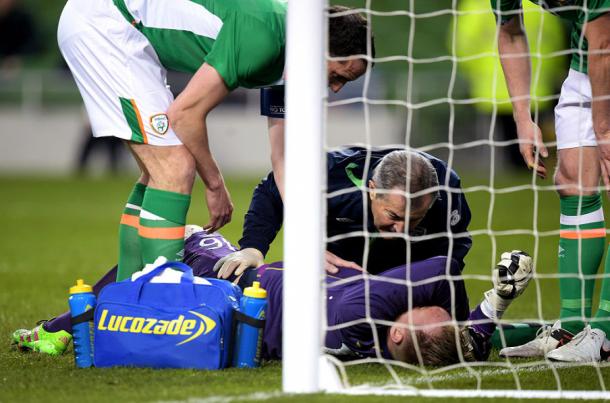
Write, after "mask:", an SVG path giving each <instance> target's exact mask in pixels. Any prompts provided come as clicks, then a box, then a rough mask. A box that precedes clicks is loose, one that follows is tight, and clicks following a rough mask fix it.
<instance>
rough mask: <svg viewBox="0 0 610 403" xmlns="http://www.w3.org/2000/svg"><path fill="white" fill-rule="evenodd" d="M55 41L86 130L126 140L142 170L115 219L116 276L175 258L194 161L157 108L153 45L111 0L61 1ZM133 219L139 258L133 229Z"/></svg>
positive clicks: (162, 106) (162, 93)
mask: <svg viewBox="0 0 610 403" xmlns="http://www.w3.org/2000/svg"><path fill="white" fill-rule="evenodd" d="M99 26H104V28H105V29H104V30H100V29H99ZM58 42H59V44H60V49H61V51H62V54H63V55H64V58H65V59H66V62H67V64H68V66H69V67H70V70H71V71H72V73H73V75H74V78H75V80H76V83H77V85H78V87H79V90H80V92H81V95H82V96H83V100H84V102H85V106H86V109H87V113H88V115H89V118H90V121H91V127H92V130H93V133H94V135H95V136H97V137H104V136H114V137H118V138H121V139H123V140H126V141H128V144H129V147H130V149H131V151H132V153H134V154H135V155H136V156H137V158H136V159H137V160H138V163H139V164H140V166H141V167H142V168H143V172H144V173H145V175H147V176H148V177H147V180H148V183H146V180H144V181H143V182H142V183H141V185H147V187H146V189H144V187H143V186H141V185H138V186H136V187H135V188H134V191H133V193H132V197H130V200H131V201H134V202H135V203H129V204H130V205H131V206H129V207H128V208H127V209H126V210H127V211H126V216H125V217H124V218H125V219H126V220H124V221H123V224H124V225H122V226H121V232H122V234H121V235H124V237H122V239H121V244H124V246H123V247H122V248H121V257H120V259H119V260H120V261H121V268H120V272H119V276H118V279H119V280H121V279H124V278H127V277H128V276H129V275H130V274H131V273H132V272H133V271H135V270H139V269H141V266H142V265H144V264H147V263H152V262H153V261H154V260H155V259H156V258H157V257H158V256H161V255H162V256H166V257H167V258H168V259H171V260H176V259H179V258H180V252H181V250H182V248H183V246H184V240H183V235H184V224H185V218H186V211H187V210H188V207H189V204H190V191H191V187H192V183H193V179H194V174H195V168H194V166H195V165H194V162H193V158H192V156H191V155H190V153H188V151H186V149H185V148H184V146H182V143H181V142H180V140H179V139H178V138H177V137H176V134H175V133H174V132H173V130H172V129H171V128H170V127H169V124H168V120H167V116H166V115H165V111H167V109H168V107H169V105H170V104H171V103H172V101H173V96H172V94H171V92H170V91H169V90H168V88H167V86H166V77H165V69H164V68H163V67H162V66H161V64H160V62H159V60H158V58H157V56H156V53H155V51H154V49H152V47H151V45H150V43H149V42H148V40H147V39H146V37H144V35H142V33H141V32H139V31H138V30H136V29H135V28H134V27H133V26H132V25H131V24H129V23H128V22H127V21H126V20H125V18H124V17H123V16H122V15H121V14H120V12H119V11H118V9H116V7H106V6H105V5H102V4H101V3H99V4H98V3H95V4H89V2H85V1H71V2H68V4H67V5H66V7H65V9H64V12H63V13H62V18H61V21H60V24H59V29H58ZM108 55H110V56H111V57H108ZM140 199H141V209H140V211H138V209H137V207H138V202H139V201H140ZM131 207H134V208H131ZM136 212H137V213H138V214H139V216H138V217H139V218H138V222H137V223H136V222H135V220H134V219H133V217H134V215H135V214H136ZM127 224H130V225H127ZM136 225H137V229H138V238H139V241H140V243H139V247H140V249H139V250H140V256H141V258H142V261H141V264H140V262H139V260H138V258H137V251H138V243H137V242H136V241H135V240H134V239H135V238H134V236H133V235H134V232H135V228H136Z"/></svg>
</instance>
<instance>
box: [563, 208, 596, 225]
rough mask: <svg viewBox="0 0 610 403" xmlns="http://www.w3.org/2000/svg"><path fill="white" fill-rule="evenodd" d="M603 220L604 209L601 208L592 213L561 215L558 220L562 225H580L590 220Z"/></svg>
mask: <svg viewBox="0 0 610 403" xmlns="http://www.w3.org/2000/svg"><path fill="white" fill-rule="evenodd" d="M599 221H604V210H602V209H601V208H600V209H599V210H596V211H594V212H592V213H587V214H581V215H574V216H571V215H563V214H562V215H561V218H560V219H559V222H560V223H561V224H563V225H581V224H589V223H592V222H599Z"/></svg>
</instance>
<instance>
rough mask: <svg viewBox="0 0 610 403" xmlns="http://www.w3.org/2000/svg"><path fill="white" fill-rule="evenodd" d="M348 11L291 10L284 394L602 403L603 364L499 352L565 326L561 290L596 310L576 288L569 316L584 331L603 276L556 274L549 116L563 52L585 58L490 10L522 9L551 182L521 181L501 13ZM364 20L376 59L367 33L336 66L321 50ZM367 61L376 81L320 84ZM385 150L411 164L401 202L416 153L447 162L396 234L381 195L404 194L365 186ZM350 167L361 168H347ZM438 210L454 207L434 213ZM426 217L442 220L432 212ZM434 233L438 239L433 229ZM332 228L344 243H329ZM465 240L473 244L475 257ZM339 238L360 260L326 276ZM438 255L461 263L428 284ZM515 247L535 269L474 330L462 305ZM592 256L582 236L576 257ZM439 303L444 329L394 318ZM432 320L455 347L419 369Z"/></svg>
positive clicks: (545, 21) (558, 26) (413, 8)
mask: <svg viewBox="0 0 610 403" xmlns="http://www.w3.org/2000/svg"><path fill="white" fill-rule="evenodd" d="M497 3H508V2H506V1H504V2H501V1H500V0H498V2H497ZM514 3H519V2H514ZM546 3H554V2H548V1H547V2H546ZM557 3H558V4H559V3H561V4H559V5H558V7H559V11H565V10H567V11H573V12H575V13H584V14H587V13H589V12H590V10H589V9H587V8H586V3H587V1H584V2H583V1H568V2H565V1H564V2H557ZM582 3H585V5H584V6H583V5H582ZM346 5H347V6H351V7H353V9H351V10H348V11H343V12H339V13H336V14H332V15H329V13H328V8H329V4H328V3H327V2H326V1H324V0H307V1H290V2H289V6H288V10H289V11H288V31H287V54H286V72H287V73H286V76H287V88H286V110H287V119H286V140H285V141H286V173H285V175H286V176H285V189H286V195H285V200H284V205H285V210H284V213H285V215H284V217H285V226H284V261H285V268H286V269H285V272H284V317H283V343H284V344H283V390H284V392H287V393H311V392H318V391H327V392H333V393H343V394H353V395H360V394H362V395H367V394H383V395H408V396H435V397H514V398H550V399H557V398H574V399H584V398H587V399H590V398H599V399H602V398H603V399H608V398H610V391H608V390H607V388H608V387H610V366H609V365H610V364H609V363H608V362H603V361H602V362H592V363H584V364H576V363H560V362H555V361H552V360H550V359H549V358H545V357H544V356H538V357H531V358H525V359H524V358H512V357H511V358H504V357H501V356H500V355H499V350H500V349H502V348H504V347H507V346H513V345H518V344H522V343H525V342H527V341H529V340H532V339H533V338H534V337H535V336H536V334H540V333H543V332H545V331H546V332H548V331H549V328H548V327H545V326H550V325H552V324H553V323H554V322H555V321H556V320H557V319H558V318H559V309H560V306H561V303H560V298H559V281H558V280H559V279H560V278H564V277H572V278H575V279H576V280H578V284H580V286H579V287H582V289H583V290H584V289H585V287H588V286H587V285H586V283H587V284H590V283H591V282H592V281H594V282H595V283H596V284H597V289H596V290H597V291H596V294H595V295H594V297H593V302H592V303H591V301H588V300H585V299H586V298H585V296H584V295H585V293H584V291H583V293H581V297H580V298H581V301H578V303H577V305H578V306H579V307H581V308H582V309H581V310H580V314H579V315H578V317H576V318H573V319H574V320H580V321H583V323H588V322H590V321H591V319H592V318H591V314H590V313H587V311H586V310H585V308H584V307H585V306H591V305H592V306H593V315H594V314H595V311H596V307H597V301H598V299H599V285H600V284H601V282H602V281H603V280H604V267H603V263H602V264H601V267H600V268H599V270H598V272H597V273H593V274H589V273H585V272H584V271H583V269H582V268H581V267H580V263H577V265H578V266H579V267H578V270H577V271H576V272H575V273H573V274H561V275H560V274H558V270H557V265H558V263H557V261H558V241H559V237H560V222H559V216H560V209H559V197H558V196H557V187H556V186H554V185H553V181H552V179H551V177H552V172H553V167H554V166H555V162H556V155H557V142H556V140H555V130H554V123H553V121H554V115H553V107H554V106H555V105H556V104H557V102H558V100H559V94H560V89H561V85H562V82H563V80H564V79H565V77H566V76H567V72H568V69H569V66H570V62H569V59H570V57H571V56H572V54H573V53H575V52H580V53H581V54H582V56H583V57H586V51H582V50H578V49H576V50H574V49H573V48H572V47H570V30H569V28H570V27H569V26H568V25H567V24H565V23H563V22H561V20H560V19H559V18H558V17H556V16H554V15H553V14H551V13H549V12H548V11H546V10H543V9H542V8H540V7H538V6H536V5H533V4H530V3H529V2H528V1H526V0H524V1H523V8H522V9H519V10H522V11H503V10H500V6H497V9H496V13H498V15H504V14H503V13H505V14H508V15H510V14H511V13H513V14H516V13H522V14H523V20H524V26H525V28H524V29H525V30H526V32H527V36H528V39H529V54H528V55H529V58H530V60H531V83H532V84H531V89H532V90H531V98H530V100H531V112H532V117H533V119H534V121H535V122H536V124H537V125H538V126H539V127H540V129H541V131H542V136H543V141H544V144H545V145H546V147H547V148H548V150H549V157H548V158H547V159H546V169H547V178H546V179H541V178H539V177H537V176H536V173H535V171H534V170H530V171H528V170H527V169H525V168H526V166H525V164H524V163H523V161H522V159H521V157H520V154H519V150H518V148H519V141H518V140H517V137H516V128H515V126H514V120H513V117H512V107H511V99H510V96H509V95H508V90H507V89H506V84H505V78H504V75H503V72H502V67H501V64H500V61H499V56H498V46H497V43H498V35H499V30H500V22H499V21H500V19H496V18H494V13H493V11H492V6H491V5H490V2H489V1H488V0H459V1H458V0H444V1H433V2H431V1H415V0H409V1H403V0H401V1H398V0H396V1H391V0H388V1H383V2H381V1H379V2H377V1H375V2H374V1H371V0H360V1H352V2H348V3H347V4H346ZM554 11H557V10H554ZM356 13H358V14H360V15H362V16H364V18H366V20H367V27H368V28H367V29H368V30H369V33H371V32H372V33H374V40H375V46H374V47H375V50H376V54H375V55H374V56H373V54H372V49H373V43H372V42H371V39H370V38H369V40H368V41H369V42H368V44H367V54H363V55H360V56H357V57H351V58H350V57H333V56H332V55H331V54H330V53H329V51H328V47H327V24H328V20H329V18H330V19H332V18H339V17H341V16H344V15H350V14H356ZM587 15H588V14H587ZM523 56H524V55H523V54H516V55H513V56H511V57H523ZM362 58H364V59H365V60H366V61H367V68H366V73H365V74H364V75H363V76H362V77H361V78H360V79H358V80H357V81H355V82H353V83H348V84H347V85H346V86H345V88H344V89H343V90H342V91H341V92H340V93H338V94H332V93H331V91H330V90H328V89H327V88H326V85H327V69H326V63H327V62H329V61H337V62H346V61H349V60H355V59H362ZM585 104H586V100H584V99H583V100H581V101H580V102H577V106H580V107H583V105H585ZM348 147H351V148H349V150H348V149H347V148H348ZM390 150H406V151H408V153H407V154H406V155H407V164H406V173H405V174H406V176H405V178H406V179H405V182H406V183H405V186H404V188H405V189H413V187H412V186H411V185H412V183H411V182H412V181H414V180H415V179H417V177H416V176H413V175H412V171H413V172H414V170H416V169H419V168H417V167H416V165H413V164H414V162H413V160H414V159H415V158H416V157H415V156H417V155H419V156H421V155H424V158H427V159H428V160H429V161H432V160H433V161H436V162H433V163H432V165H433V167H434V168H435V170H436V171H437V174H439V172H440V171H439V168H438V166H439V165H440V166H444V167H446V172H445V173H444V174H442V175H440V174H439V175H438V179H439V180H438V183H433V184H432V185H430V186H428V187H425V188H424V189H423V190H421V191H416V192H415V193H412V192H410V191H402V192H400V194H398V196H400V197H402V199H404V200H405V201H404V207H402V209H403V216H404V215H405V214H404V213H407V216H408V215H409V212H410V213H413V212H415V211H416V210H417V209H418V208H419V207H418V206H419V204H418V200H422V199H426V197H429V198H430V199H431V200H432V207H430V210H427V211H426V210H425V211H424V215H423V217H424V218H423V220H428V221H420V222H419V223H417V222H415V223H411V222H410V220H409V219H408V218H407V219H406V220H405V222H404V227H405V228H402V227H401V226H400V214H398V217H395V216H396V215H397V214H396V211H393V210H392V208H393V207H392V203H389V202H388V201H387V200H393V199H391V198H390V199H384V200H386V204H382V205H380V204H379V203H377V205H375V206H373V203H372V200H373V199H375V198H376V197H379V196H380V195H389V196H394V195H396V192H395V189H384V188H383V187H381V186H380V185H379V183H377V182H378V181H377V182H376V183H374V184H373V186H374V188H373V187H372V186H371V182H370V181H369V180H370V179H371V178H372V175H373V168H375V167H377V166H378V163H379V159H380V158H381V157H380V156H384V155H386V154H387V153H389V151H390ZM413 152H415V154H413ZM421 152H424V153H426V154H421ZM356 154H357V155H358V158H359V159H357V161H355V162H353V163H354V165H350V164H349V163H350V161H351V160H350V158H352V157H354V155H356ZM414 155H415V156H414ZM338 156H342V158H344V161H346V164H347V165H345V166H341V165H340V163H337V164H338V165H339V166H340V169H342V170H343V171H344V178H343V179H341V180H343V181H344V184H343V185H342V186H337V184H336V183H334V182H332V181H337V180H338V179H337V177H336V175H335V174H334V173H333V172H332V170H331V171H330V172H331V174H329V164H328V161H334V162H337V158H339V157H338ZM333 158H334V159H333ZM435 158H436V159H435ZM583 158H584V157H583V156H582V155H581V157H580V159H579V161H580V163H581V164H582V161H583ZM536 162H537V163H539V162H540V161H539V160H538V159H537V160H536ZM331 165H332V164H331ZM441 171H442V169H441ZM452 172H453V173H454V174H452ZM458 175H459V178H461V182H459V179H456V178H458ZM579 176H580V175H579ZM414 178H415V179H414ZM341 180H339V182H340V181H341ZM456 180H457V182H456ZM341 183H343V182H341ZM580 185H582V184H580ZM581 187H582V186H581ZM372 192H373V194H372ZM463 200H465V201H467V205H468V206H469V210H470V215H471V217H470V218H468V217H467V211H468V208H467V207H466V208H464V206H462V205H458V204H459V203H464V202H463ZM443 202H444V203H445V204H442V203H443ZM341 203H355V205H357V206H359V207H358V208H360V209H361V214H360V216H361V218H360V222H353V221H354V220H353V217H352V216H350V215H349V214H348V213H345V214H344V215H342V214H343V213H344V210H340V212H338V211H339V210H337V206H342V204H341ZM387 203H389V204H390V206H389V207H388V205H387ZM435 203H436V204H438V203H441V205H443V206H446V207H444V210H443V211H441V212H440V213H439V212H438V211H436V210H434V208H435V207H434V204H435ZM456 203H458V204H456ZM348 207H349V206H346V207H345V209H348ZM394 207H395V205H394ZM581 208H582V201H581V202H580V204H579V207H578V209H579V211H580V209H581ZM430 211H434V212H435V213H434V214H436V216H435V217H430V216H429V212H430ZM426 213H428V215H425V214H426ZM419 218H421V217H419ZM384 219H385V220H386V221H387V220H390V221H389V222H385V223H384ZM468 220H469V222H468ZM436 222H439V223H441V224H442V225H444V227H442V228H440V229H439V228H437V227H434V225H436V224H434V223H436ZM396 223H398V224H396ZM421 223H423V225H419V224H421ZM461 224H464V226H463V227H461V226H460V225H461ZM384 225H385V227H384ZM337 228H350V230H349V231H347V232H344V233H336V229H337ZM468 237H470V238H468ZM465 239H471V241H472V246H471V247H470V246H469V245H468V242H467V241H465ZM579 239H581V238H579ZM352 241H353V242H352ZM342 242H343V245H353V246H352V247H351V249H349V252H351V255H350V256H349V259H348V257H345V256H339V257H343V258H346V259H348V260H353V261H356V262H357V263H358V264H359V265H361V266H362V267H363V269H364V271H363V272H358V271H355V270H352V271H351V272H350V273H352V275H350V276H344V275H336V276H335V275H333V276H329V275H328V274H327V273H326V272H325V270H324V268H325V261H326V257H327V256H326V255H325V250H326V249H327V248H328V250H332V247H333V246H336V245H337V244H341V243H342ZM350 242H352V243H351V244H350ZM437 244H442V245H443V246H442V247H441V248H440V249H443V248H444V250H445V252H444V255H445V256H449V257H453V258H456V259H457V260H458V261H459V262H458V264H454V263H452V260H451V259H445V260H442V261H441V263H439V262H438V261H437V262H435V264H434V267H435V268H436V269H435V270H438V272H437V274H435V275H428V274H425V275H419V274H418V273H421V272H422V270H424V269H426V267H425V264H424V265H423V266H422V264H421V261H422V259H424V258H426V257H429V256H427V254H429V253H432V252H430V251H435V250H437V249H435V248H436V246H434V245H437ZM380 245H386V246H385V247H382V246H380ZM388 245H390V246H388ZM430 245H433V246H430ZM606 247H607V246H606ZM464 248H465V249H464ZM338 250H346V249H345V248H344V249H341V248H339V249H338ZM512 250H522V251H526V252H527V253H528V254H529V255H530V256H531V257H532V260H533V274H532V279H531V281H530V283H529V286H528V288H527V290H525V292H524V293H523V294H522V295H520V296H519V297H518V298H516V299H515V301H514V302H513V303H512V304H511V306H510V308H508V309H507V310H506V313H505V314H504V315H503V316H502V317H501V318H499V317H494V316H493V315H487V316H480V315H478V316H477V315H474V316H473V315H470V316H468V315H467V317H464V314H463V312H462V311H463V310H464V309H465V308H464V298H465V297H466V296H467V298H468V300H467V302H466V305H467V308H469V310H476V309H477V306H478V305H477V304H479V303H480V302H481V301H483V300H484V297H483V295H484V292H485V291H487V290H489V289H492V288H493V284H492V272H493V269H494V267H495V266H496V264H497V263H498V261H500V259H501V255H502V253H503V252H505V251H512ZM587 253H590V251H589V250H588V249H587V247H586V246H585V244H584V242H581V241H580V240H579V244H578V248H577V254H578V259H576V261H577V262H581V261H582V259H581V257H582V256H584V255H586V254H587ZM559 254H560V255H561V249H560V251H559ZM354 255H357V257H356V258H352V257H353V256H354ZM395 255H398V257H399V258H401V259H402V263H400V262H399V263H398V266H397V267H400V266H402V267H403V270H402V271H394V272H393V274H392V275H391V276H387V275H385V274H384V273H386V272H385V270H387V269H390V268H391V267H388V266H387V265H390V263H389V262H393V261H394V260H393V257H394V256H395ZM461 258H463V259H461ZM398 261H400V259H398ZM381 262H383V264H382V263H381ZM417 262H420V263H417ZM384 264H385V265H386V266H384ZM422 267H423V269H422ZM439 267H440V269H439ZM397 273H398V274H397ZM400 273H402V277H401V275H400ZM562 276H563V277H562ZM606 277H607V276H606ZM606 281H610V279H606ZM439 284H441V285H439ZM435 287H437V288H438V289H437V290H436V291H430V289H431V288H435ZM441 288H442V291H439V290H440V289H441ZM345 290H348V291H345ZM381 290H389V291H381ZM422 290H424V291H422ZM426 290H427V291H426ZM422 292H423V294H424V295H423V296H422V295H420V294H421V293H422ZM426 292H427V294H426ZM349 293H351V294H350V295H351V297H350V298H347V297H346V294H349ZM396 293H398V294H400V295H401V296H402V300H400V298H398V299H397V297H396V295H394V294H396ZM333 298H337V299H342V300H341V302H342V303H343V304H344V305H343V306H341V307H339V308H337V306H336V305H333V304H334V303H335V302H334V300H333ZM435 298H436V299H435ZM468 301H469V304H468ZM349 304H353V305H349ZM358 304H361V306H360V305H358ZM396 304H398V305H400V308H396V307H395V306H393V305H396ZM468 305H469V307H468ZM331 306H333V307H334V308H332V309H331ZM430 306H437V307H438V306H440V307H442V308H444V312H446V314H447V315H448V317H444V319H443V316H442V315H441V314H439V315H440V316H439V318H440V319H438V320H437V319H435V318H433V316H434V315H436V314H438V312H436V313H435V311H419V312H422V315H423V316H424V317H423V318H419V319H417V318H414V314H411V315H410V316H409V319H405V317H403V316H402V314H404V312H411V311H415V310H417V309H418V308H422V307H430ZM397 310H402V311H403V312H402V313H401V315H396V316H395V317H393V318H391V319H389V318H387V317H384V316H383V315H381V314H380V312H382V313H387V312H397ZM480 310H481V311H483V312H485V311H486V310H485V307H482V308H481V309H480ZM331 316H332V317H331ZM488 316H490V317H491V318H489V317H488ZM401 318H402V319H401ZM439 323H442V324H443V326H445V327H444V329H452V330H451V334H452V335H453V339H452V340H453V342H454V344H455V345H454V348H453V350H451V348H450V347H449V350H451V351H453V352H452V354H454V356H455V357H456V359H455V360H454V361H453V362H451V363H445V364H443V363H441V364H439V365H426V362H425V361H426V358H425V357H426V356H429V355H430V354H432V353H429V352H428V350H430V351H432V350H434V351H436V352H435V353H434V354H436V355H438V354H441V355H442V354H443V350H442V349H441V350H439V349H438V348H435V347H437V346H431V344H430V343H432V344H435V342H434V340H436V339H432V341H430V340H426V338H425V337H424V336H425V334H426V332H427V331H429V330H430V329H437V328H439ZM477 324H479V325H482V326H483V327H485V326H487V327H485V329H487V330H489V329H490V327H489V326H488V325H489V324H493V325H495V330H494V329H493V327H492V328H491V329H492V330H491V332H493V333H491V335H486V339H485V340H489V342H490V343H491V346H492V347H491V352H490V354H489V356H488V357H487V354H486V353H485V352H483V353H481V352H480V351H474V352H473V350H472V349H471V350H468V346H470V347H472V346H473V345H475V346H478V345H479V344H477V342H476V340H475V342H473V341H472V338H473V336H472V334H471V333H472V332H470V333H469V331H468V328H469V327H472V326H473V325H477ZM464 329H466V330H464ZM403 330H405V332H403ZM447 331H449V330H447ZM475 333H476V332H475ZM329 335H330V336H329ZM331 336H332V337H331ZM393 337H395V339H394V338H393ZM475 338H476V337H475ZM329 339H332V340H331V341H329ZM403 339H409V341H410V343H411V346H412V347H411V348H410V349H409V351H405V352H401V351H397V350H393V349H396V348H397V347H395V346H396V345H399V344H400V343H401V342H402V340H403ZM450 339H451V338H450ZM337 343H338V344H337ZM329 344H330V345H329ZM389 344H392V346H394V347H391V346H389ZM480 345H488V344H486V343H480ZM477 348H478V347H477ZM477 348H475V350H477ZM439 351H440V352H439ZM473 356H474V358H475V359H473ZM481 357H483V358H481ZM440 362H444V361H443V360H440Z"/></svg>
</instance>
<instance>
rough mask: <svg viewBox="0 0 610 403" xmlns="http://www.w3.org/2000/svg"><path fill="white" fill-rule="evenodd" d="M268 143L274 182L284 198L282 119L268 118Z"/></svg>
mask: <svg viewBox="0 0 610 403" xmlns="http://www.w3.org/2000/svg"><path fill="white" fill-rule="evenodd" d="M267 126H268V127H269V144H270V145H271V168H272V169H273V175H274V176H275V183H276V185H277V188H278V190H279V192H280V195H281V197H282V199H283V198H284V119H283V118H271V117H270V118H268V119H267Z"/></svg>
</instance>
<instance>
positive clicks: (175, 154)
mask: <svg viewBox="0 0 610 403" xmlns="http://www.w3.org/2000/svg"><path fill="white" fill-rule="evenodd" d="M129 148H130V149H131V151H132V152H133V153H134V154H135V155H137V157H138V159H139V160H140V161H141V162H142V164H143V165H144V166H145V167H146V171H147V172H148V175H149V181H148V186H147V188H146V191H145V192H144V198H143V200H142V209H141V211H140V220H139V229H138V234H139V237H140V246H141V248H142V263H143V264H145V265H146V264H148V263H152V262H154V261H155V259H156V258H157V257H159V256H165V257H166V258H167V259H168V260H182V257H183V253H184V252H183V250H184V226H185V224H186V214H187V212H188V208H189V206H190V202H191V196H190V194H191V190H192V187H193V182H194V180H195V161H194V159H193V157H192V155H191V154H190V152H189V151H188V150H187V149H186V147H185V146H183V145H178V146H167V147H163V146H153V145H149V144H138V143H134V142H130V143H129ZM121 274H123V273H121ZM125 274H127V273H125ZM130 274H131V273H129V275H130Z"/></svg>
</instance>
